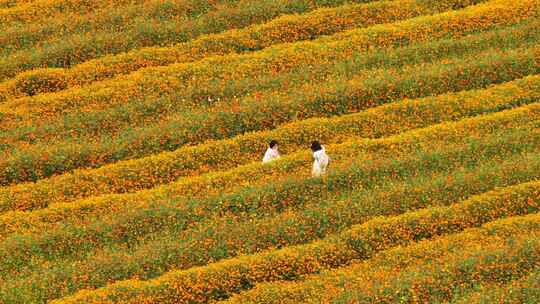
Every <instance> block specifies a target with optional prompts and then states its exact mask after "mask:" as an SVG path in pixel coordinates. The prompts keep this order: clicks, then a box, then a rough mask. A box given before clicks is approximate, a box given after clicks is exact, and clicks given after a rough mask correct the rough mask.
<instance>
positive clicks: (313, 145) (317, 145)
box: [311, 141, 322, 152]
mask: <svg viewBox="0 0 540 304" xmlns="http://www.w3.org/2000/svg"><path fill="white" fill-rule="evenodd" d="M319 150H322V146H321V143H320V142H318V141H314V142H312V143H311V151H313V152H317V151H319Z"/></svg>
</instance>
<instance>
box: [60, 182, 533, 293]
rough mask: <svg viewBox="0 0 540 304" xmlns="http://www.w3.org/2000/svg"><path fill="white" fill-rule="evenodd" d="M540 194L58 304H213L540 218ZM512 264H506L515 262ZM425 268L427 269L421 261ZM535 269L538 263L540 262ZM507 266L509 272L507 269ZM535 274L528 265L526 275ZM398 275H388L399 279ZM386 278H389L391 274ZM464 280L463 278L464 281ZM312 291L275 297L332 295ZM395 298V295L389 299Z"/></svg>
mask: <svg viewBox="0 0 540 304" xmlns="http://www.w3.org/2000/svg"><path fill="white" fill-rule="evenodd" d="M539 190H540V184H539V183H538V182H531V183H527V184H522V185H518V186H514V187H509V188H504V189H499V190H496V191H494V192H490V193H486V194H484V195H481V196H479V197H475V198H472V199H470V200H467V201H465V202H463V203H458V204H455V205H451V206H448V207H438V208H430V209H426V210H420V211H417V212H412V213H405V214H403V215H401V216H397V217H386V218H376V219H373V220H371V221H368V222H366V223H365V224H362V225H360V226H354V227H352V228H351V230H348V231H345V232H342V233H340V234H339V235H338V236H337V237H328V238H327V239H324V240H322V241H317V242H315V243H312V244H308V245H302V246H297V247H290V248H286V249H281V250H275V251H269V252H265V253H261V254H258V255H251V256H242V257H238V258H234V259H229V260H224V261H222V262H217V263H213V264H210V265H208V266H203V267H200V268H193V269H188V270H180V271H173V272H169V273H167V274H165V275H163V276H161V277H159V278H157V279H153V280H150V281H146V282H142V281H137V280H131V281H130V280H128V281H122V282H117V283H114V284H111V285H109V286H107V287H105V288H102V289H98V290H94V291H82V292H80V293H78V294H76V295H75V296H73V297H68V298H65V299H62V300H59V301H57V302H56V303H97V302H99V303H114V302H122V303H149V302H156V301H158V302H160V303H190V302H192V301H195V302H206V301H208V300H216V299H219V298H221V297H227V296H229V295H231V294H233V293H236V292H238V291H241V290H242V289H246V288H249V287H250V286H253V285H255V284H257V283H260V282H266V281H276V280H288V279H291V278H295V277H298V276H300V275H305V274H310V273H315V272H317V271H320V270H322V269H324V268H326V267H336V266H340V265H345V264H347V263H349V262H351V261H352V260H357V259H369V258H370V257H372V255H374V254H376V253H377V252H380V251H383V250H386V249H389V248H392V247H394V246H398V245H406V244H408V243H409V242H411V241H416V240H419V239H424V238H429V237H432V236H436V235H444V234H452V233H455V232H458V231H461V230H463V229H465V228H469V227H476V226H479V225H482V224H484V223H488V222H490V221H493V220H497V219H499V218H503V217H506V216H508V215H522V214H528V213H534V212H537V211H538V209H539V206H540V192H539ZM539 219H540V217H539V215H538V214H535V215H533V216H529V217H524V218H513V219H510V220H508V219H507V220H503V221H501V222H498V223H495V224H490V225H488V226H487V227H486V228H483V229H473V230H470V231H466V232H464V233H462V234H458V235H457V236H450V237H448V238H446V239H445V238H443V239H442V240H436V241H424V242H420V243H419V244H417V245H412V246H411V247H405V248H404V249H403V248H398V249H395V250H390V251H389V252H385V253H382V254H380V255H378V256H377V255H376V256H375V257H374V258H372V259H371V260H368V261H367V262H366V263H365V264H367V265H368V267H370V268H371V267H373V266H374V265H372V263H377V262H379V261H380V259H383V260H384V263H390V265H391V263H392V262H394V263H396V264H397V265H396V266H397V269H399V266H400V265H403V263H406V262H407V261H408V262H411V263H413V262H414V261H413V260H412V259H414V258H413V257H415V256H418V254H420V253H421V252H422V253H424V254H427V255H428V256H429V254H430V253H433V252H432V251H431V250H436V251H437V250H439V252H446V253H447V252H452V250H450V248H449V246H441V245H442V244H444V243H445V241H448V240H454V242H453V244H452V245H454V246H455V245H456V244H459V242H463V241H465V240H467V239H471V238H472V239H474V241H475V242H478V241H480V242H481V243H482V245H487V244H494V243H495V242H494V238H493V235H497V236H499V237H501V238H502V239H505V238H509V237H510V236H509V235H508V234H509V232H511V233H516V234H525V235H527V232H538V231H537V229H538V228H537V227H538V221H539ZM490 236H491V237H490ZM479 245H480V244H476V246H472V247H473V248H478V246H479ZM498 245H499V246H500V245H501V243H498ZM537 245H540V244H537ZM426 247H427V248H426ZM411 248H414V251H415V252H417V254H416V255H413V254H411V253H412V252H409V254H399V253H400V251H407V250H410V249H411ZM533 248H534V249H535V250H534V251H533V252H528V251H522V254H524V255H525V254H529V253H536V255H534V254H533V255H532V256H529V257H528V259H525V260H526V261H527V262H529V261H530V260H531V259H533V260H534V259H536V256H537V252H538V250H540V247H538V246H535V247H533ZM430 249H431V250H430ZM462 249H464V248H462ZM489 249H493V248H489ZM396 251H397V252H396ZM457 251H458V252H459V254H463V256H467V255H465V252H464V251H463V250H457ZM454 252H455V251H454ZM517 252H519V250H518V251H517ZM401 253H403V252H401ZM420 256H421V254H420ZM504 256H506V257H507V258H508V257H511V256H512V255H511V254H506V255H504ZM512 260H513V259H511V260H509V261H507V262H511V261H512ZM513 261H514V262H515V264H514V265H512V266H519V267H511V268H510V269H519V268H520V267H523V266H525V267H526V266H527V265H528V264H527V265H523V263H516V262H517V261H516V260H513ZM380 262H382V261H380ZM420 262H421V263H422V262H425V261H424V260H423V259H421V258H420ZM534 262H535V263H537V261H534ZM413 264H414V263H413ZM379 265H381V266H382V265H385V264H383V263H381V264H379ZM386 265H388V264H386ZM506 265H507V266H510V265H509V264H506ZM530 266H531V265H528V267H530ZM356 267H360V268H361V269H366V270H367V269H369V268H364V267H365V266H364V264H360V266H353V276H354V275H359V277H358V281H362V282H363V283H367V282H368V281H369V278H370V277H371V278H381V277H384V276H370V275H368V276H366V277H365V279H366V281H364V280H362V278H364V277H363V275H361V273H363V271H354V270H356V269H354V268H356ZM372 269H377V268H372ZM397 269H391V270H392V271H394V272H395V271H396V270H397ZM473 269H474V267H473ZM529 269H530V268H529ZM525 270H526V268H523V270H522V271H525ZM345 271H346V270H345ZM388 273H390V272H387V273H386V274H388ZM490 273H492V272H490ZM368 274H370V272H368ZM457 274H459V272H458V273H456V275H455V276H452V278H455V279H459V275H457ZM340 277H341V278H343V276H340V275H338V276H337V279H338V280H339V278H340ZM467 277H468V276H463V277H462V279H465V278H467ZM351 280H352V279H351ZM308 282H309V281H308ZM355 283H357V282H355ZM358 283H359V282H358ZM411 283H414V282H411ZM307 284H309V283H307ZM313 285H314V286H315V287H318V288H322V289H321V290H318V292H313V293H312V292H311V291H312V290H310V289H309V288H302V287H300V288H298V289H293V292H291V291H289V290H287V289H283V290H282V289H281V288H280V290H279V293H278V294H280V295H283V296H284V297H285V298H287V297H288V296H289V295H290V294H291V293H294V291H296V292H299V293H302V292H307V294H301V295H292V296H293V297H295V299H300V297H302V296H315V295H318V296H321V297H324V296H325V295H327V296H328V295H329V293H327V292H323V290H327V289H326V288H325V287H326V282H324V283H323V284H316V283H315V284H313ZM354 286H362V284H354ZM366 286H370V285H366ZM371 286H372V285H371ZM375 286H376V285H375ZM420 286H422V284H420ZM310 287H311V286H310ZM396 287H397V286H396ZM278 288H279V287H278ZM419 288H420V287H419ZM345 289H346V288H345ZM266 290H268V294H266V295H265V294H264V292H265V291H266ZM327 291H330V290H327ZM374 291H375V290H374ZM281 292H283V293H281ZM383 295H388V294H383ZM391 295H392V293H390V294H389V295H388V296H391ZM275 296H276V290H273V289H270V288H269V289H266V288H264V287H263V288H260V289H256V290H255V291H254V295H251V297H253V298H251V297H250V299H254V300H255V301H256V302H257V303H263V302H261V300H264V302H266V301H271V302H273V301H276V300H281V299H283V297H279V298H276V297H275ZM374 296H377V294H376V293H375V294H374ZM248 297H249V296H248ZM233 302H236V301H233Z"/></svg>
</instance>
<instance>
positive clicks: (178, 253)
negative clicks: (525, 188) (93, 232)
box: [0, 130, 540, 302]
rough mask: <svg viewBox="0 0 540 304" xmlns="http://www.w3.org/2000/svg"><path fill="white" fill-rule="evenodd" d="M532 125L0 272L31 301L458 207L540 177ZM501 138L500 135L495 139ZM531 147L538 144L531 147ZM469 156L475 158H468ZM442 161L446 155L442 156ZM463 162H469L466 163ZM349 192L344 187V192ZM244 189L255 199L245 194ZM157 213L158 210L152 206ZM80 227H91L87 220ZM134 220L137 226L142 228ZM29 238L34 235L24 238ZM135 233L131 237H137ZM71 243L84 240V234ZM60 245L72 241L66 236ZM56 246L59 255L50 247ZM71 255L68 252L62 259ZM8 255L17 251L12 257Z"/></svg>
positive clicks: (13, 291)
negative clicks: (278, 199) (252, 207)
mask: <svg viewBox="0 0 540 304" xmlns="http://www.w3.org/2000/svg"><path fill="white" fill-rule="evenodd" d="M528 132H529V131H528V130H522V131H521V132H520V133H521V134H518V133H516V132H511V133H510V134H506V135H505V136H504V138H499V139H497V137H498V136H499V135H498V134H496V135H494V136H490V138H486V139H485V142H486V144H480V143H477V144H473V143H471V144H473V145H475V147H476V148H475V149H474V150H475V151H476V152H478V149H479V147H482V148H481V149H484V150H489V151H491V154H493V153H496V154H497V155H498V156H496V157H495V156H494V155H484V154H485V153H481V154H482V155H478V156H476V155H475V154H477V153H475V152H471V151H470V149H469V148H468V147H461V148H459V147H457V148H452V149H450V150H449V151H447V150H448V149H449V148H446V146H444V145H439V149H437V151H433V152H431V151H430V152H421V153H419V154H416V155H415V156H414V157H413V159H411V160H406V159H404V160H403V161H400V162H399V163H398V164H394V168H395V170H393V171H394V172H399V173H400V174H401V176H402V177H400V176H395V175H394V174H393V173H392V172H390V173H389V174H383V175H382V176H381V177H378V176H377V175H376V174H372V175H373V178H372V179H364V180H366V184H365V185H363V186H362V189H360V190H359V191H353V192H352V193H351V192H350V191H345V192H343V191H340V190H338V189H337V188H336V187H334V188H333V190H332V189H330V190H332V193H331V196H334V197H330V198H329V199H326V197H327V196H326V195H325V196H324V198H325V199H314V200H313V201H301V202H300V204H299V205H295V204H293V205H291V208H285V209H283V208H282V210H276V211H278V212H280V213H279V214H276V215H273V213H271V209H266V212H265V213H264V214H262V216H256V215H254V214H250V213H247V214H244V213H240V214H237V215H236V216H235V215H234V213H228V215H223V216H217V217H212V218H209V219H206V220H203V221H200V222H198V223H196V224H194V225H193V226H191V227H190V228H189V229H188V230H185V231H183V232H177V231H176V230H175V229H174V226H172V227H168V228H164V229H163V230H160V232H159V233H153V234H149V235H146V236H144V235H140V236H139V238H138V239H137V241H135V242H130V243H127V244H129V246H128V247H129V249H128V248H125V246H126V245H120V246H119V247H118V246H113V247H109V248H102V249H98V250H97V251H93V252H92V253H90V254H88V253H87V250H85V249H84V248H85V247H84V246H83V247H81V246H79V245H76V248H75V249H76V250H74V251H73V252H67V255H68V256H72V255H73V254H77V253H76V251H77V250H81V256H84V257H81V258H80V260H79V261H77V262H75V263H74V262H73V260H72V259H71V258H68V259H62V258H60V256H59V258H58V259H54V256H43V255H36V256H35V257H34V258H33V259H32V261H33V263H31V264H29V265H28V266H26V267H25V266H21V267H23V268H17V267H15V268H12V269H13V271H14V272H13V273H9V272H8V273H6V272H2V273H1V274H2V276H3V277H4V278H9V279H6V281H5V282H6V284H4V285H3V287H0V295H2V296H1V298H2V299H3V300H5V301H6V302H10V301H15V302H16V300H18V299H21V298H22V299H26V301H27V302H35V301H38V302H39V301H46V300H49V299H53V298H58V297H61V296H63V295H66V294H70V293H73V292H75V291H76V290H78V289H80V288H84V287H86V288H92V289H93V288H96V287H100V286H103V285H104V284H106V283H108V282H110V281H111V280H119V279H127V278H132V277H139V278H141V279H148V278H151V277H155V276H156V275H159V274H162V273H163V272H164V271H166V270H168V269H174V268H178V269H185V268H190V267H193V266H198V265H204V264H206V263H209V262H211V261H215V260H219V259H223V258H228V257H233V256H236V255H239V254H242V253H246V254H247V253H254V252H258V251H260V250H264V249H268V248H272V247H275V246H277V247H283V246H289V245H294V244H299V243H304V242H308V241H312V240H313V239H316V238H320V237H324V236H325V235H327V234H329V233H332V232H337V231H340V230H342V229H344V228H346V227H349V226H351V225H354V224H361V223H363V222H365V221H366V220H369V219H370V218H371V217H373V216H377V215H397V214H400V213H403V212H406V211H409V210H412V209H417V208H424V207H426V206H432V205H446V204H451V203H453V202H455V201H459V200H461V199H463V198H466V197H469V196H471V195H475V194H480V193H482V192H485V191H489V190H492V189H493V188H494V187H500V186H507V185H513V184H516V183H520V182H526V181H529V180H531V179H535V178H539V177H540V176H539V175H538V172H540V157H539V154H538V151H537V150H534V147H536V146H538V145H537V144H536V146H534V145H533V146H532V148H533V150H534V151H532V152H528V153H526V152H525V151H523V147H524V146H523V145H522V143H521V140H522V139H525V138H526V137H528V136H530V135H528V134H527V133H528ZM524 136H525V137H524ZM494 140H495V141H497V140H500V141H501V142H500V143H496V142H495V143H492V144H488V143H489V142H493V141H494ZM510 142H514V143H513V144H512V143H510ZM464 149H465V150H464ZM467 149H468V150H467ZM530 149H531V147H529V148H528V149H525V150H530ZM498 151H502V152H503V153H499V152H498ZM516 153H517V154H516ZM522 153H525V154H522ZM488 154H489V153H488ZM461 155H464V158H460V157H461ZM469 158H471V159H470V160H468V161H467V160H466V159H469ZM415 159H416V160H415ZM441 159H442V160H448V161H446V162H444V163H441V162H438V161H437V160H441ZM464 159H465V160H464ZM359 161H360V162H361V161H362V160H361V159H360V160H359ZM392 163H393V158H388V159H387V160H386V161H382V162H381V161H379V162H378V163H372V162H369V163H366V164H362V166H360V167H357V168H356V166H355V168H354V169H353V171H352V172H353V173H354V172H356V173H354V174H353V175H354V176H358V175H359V174H366V175H369V174H371V173H370V172H375V173H376V172H379V170H378V168H379V167H380V168H383V169H385V170H386V171H388V169H390V170H392ZM464 163H465V164H467V167H465V168H464V167H463V164H464ZM377 165H378V167H377ZM400 166H401V168H405V167H409V170H408V171H409V172H407V170H406V168H405V170H400V169H399V168H400ZM403 166H405V167H403ZM366 170H367V171H366ZM340 176H341V177H342V178H343V179H342V180H345V181H346V180H347V178H346V177H345V176H344V175H343V174H341V175H340ZM381 179H382V180H381ZM253 190H254V191H253V192H251V197H256V196H257V190H259V189H258V188H254V189H253ZM323 190H324V188H323ZM342 192H343V194H340V193H342ZM248 194H249V193H248ZM329 194H330V193H329ZM239 195H241V196H243V197H244V198H248V197H250V196H249V195H246V193H240V194H239ZM282 205H283V204H282ZM285 205H287V204H285ZM150 215H152V214H150V213H149V216H150ZM83 221H84V220H83ZM143 221H144V220H141V222H143ZM92 222H93V223H95V221H92ZM80 224H81V225H84V223H83V222H80ZM142 226H145V225H144V224H142ZM130 227H131V226H130ZM132 227H136V228H138V227H137V226H136V225H135V226H133V225H132ZM143 228H144V227H143ZM56 231H58V229H57V230H56ZM124 231H125V230H124ZM122 233H123V232H122V230H118V231H116V232H114V233H113V234H114V235H116V236H121V234H122ZM128 235H133V234H132V233H131V234H128ZM44 236H45V237H47V235H44ZM48 236H50V234H48ZM23 239H26V240H28V239H27V238H24V237H23V238H21V240H23ZM131 239H132V240H133V237H132V236H131ZM45 243H46V242H45ZM73 243H74V244H78V242H77V241H76V240H75V242H73ZM41 244H43V242H42V243H41ZM56 245H57V246H60V247H62V248H66V246H65V245H63V244H62V243H56ZM95 245H96V243H95V242H93V243H91V246H95ZM4 248H6V247H4ZM81 248H83V249H81ZM14 249H16V248H12V250H11V252H13V251H15V252H17V250H14ZM55 252H56V253H61V252H60V251H54V250H52V251H51V253H55ZM65 254H66V252H65V251H64V254H63V256H65ZM5 256H6V257H7V258H8V259H9V258H10V257H9V255H5ZM19 256H20V254H19ZM77 256H79V255H77ZM51 259H53V260H51ZM27 261H28V260H27ZM36 261H41V262H38V263H36ZM25 264H26V263H22V264H21V265H25ZM4 265H6V264H4ZM25 269H26V270H25ZM21 270H22V272H21ZM30 270H31V271H30ZM66 286H67V287H66Z"/></svg>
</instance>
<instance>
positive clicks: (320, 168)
mask: <svg viewBox="0 0 540 304" xmlns="http://www.w3.org/2000/svg"><path fill="white" fill-rule="evenodd" d="M311 151H313V170H312V171H311V174H312V175H313V177H319V176H321V175H325V174H326V168H327V167H328V163H329V162H330V157H328V155H327V154H326V151H325V150H324V146H322V145H321V143H319V142H318V141H314V142H312V143H311Z"/></svg>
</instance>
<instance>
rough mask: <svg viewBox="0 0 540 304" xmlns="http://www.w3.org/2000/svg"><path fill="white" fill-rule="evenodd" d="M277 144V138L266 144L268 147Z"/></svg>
mask: <svg viewBox="0 0 540 304" xmlns="http://www.w3.org/2000/svg"><path fill="white" fill-rule="evenodd" d="M277 144H278V142H277V140H271V141H270V144H269V145H268V146H270V148H274V147H275V146H276V145H277Z"/></svg>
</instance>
